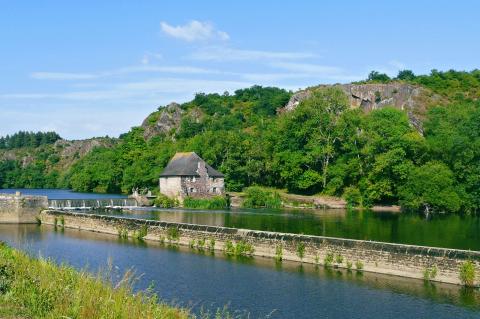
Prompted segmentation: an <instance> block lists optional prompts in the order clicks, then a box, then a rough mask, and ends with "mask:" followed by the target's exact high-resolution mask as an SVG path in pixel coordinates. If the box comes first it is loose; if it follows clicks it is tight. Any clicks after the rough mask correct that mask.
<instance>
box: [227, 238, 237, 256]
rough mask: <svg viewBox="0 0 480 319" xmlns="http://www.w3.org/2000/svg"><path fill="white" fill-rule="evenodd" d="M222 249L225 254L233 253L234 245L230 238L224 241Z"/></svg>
mask: <svg viewBox="0 0 480 319" xmlns="http://www.w3.org/2000/svg"><path fill="white" fill-rule="evenodd" d="M224 251H225V254H226V255H233V254H234V253H235V246H234V245H233V243H232V241H231V240H227V241H226V243H225V247H224Z"/></svg>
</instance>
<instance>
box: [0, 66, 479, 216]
mask: <svg viewBox="0 0 480 319" xmlns="http://www.w3.org/2000/svg"><path fill="white" fill-rule="evenodd" d="M389 82H405V83H411V84H414V85H419V86H422V87H424V88H426V89H428V90H429V91H430V92H432V94H438V95H440V96H442V97H444V99H442V100H441V101H442V103H439V104H437V105H432V106H429V107H428V111H427V114H426V116H425V118H424V120H423V131H422V132H419V131H418V130H416V129H415V128H414V127H413V126H412V125H411V123H410V122H409V119H408V116H407V114H406V113H405V112H403V111H401V110H398V109H395V108H392V107H384V108H381V109H377V110H374V111H371V112H367V113H366V112H363V111H362V110H360V109H352V108H350V106H349V101H348V99H347V97H346V96H345V94H344V93H343V92H342V91H341V90H339V89H338V88H335V87H332V86H330V87H328V86H327V87H319V88H318V89H315V90H314V91H313V92H314V93H313V95H312V96H311V98H309V99H307V100H305V101H303V102H301V103H300V104H299V105H298V107H296V108H295V110H294V111H292V112H286V113H279V112H277V109H278V108H280V107H283V106H284V105H285V104H286V103H287V102H288V100H289V98H290V97H291V95H292V92H289V91H286V90H283V89H279V88H273V87H261V86H253V87H250V88H246V89H242V90H237V91H235V92H234V93H233V94H229V93H228V92H225V93H224V94H203V93H199V94H196V95H195V98H194V99H193V100H192V101H190V102H187V103H183V104H181V105H180V107H181V109H182V110H183V111H184V113H183V116H182V119H181V123H180V125H179V127H178V128H174V129H172V130H171V131H170V132H168V133H165V134H158V135H156V136H154V137H153V138H150V139H146V138H145V137H144V128H143V127H134V128H132V129H131V130H130V131H129V132H128V133H125V134H123V135H121V136H120V138H119V140H118V142H117V143H115V145H114V146H113V147H97V148H95V149H94V150H93V151H91V152H90V153H88V154H87V155H86V156H84V157H81V158H80V159H79V160H78V161H76V162H75V164H73V165H72V166H71V167H68V169H58V168H56V166H55V163H56V162H57V161H58V154H56V152H57V151H56V149H55V148H54V147H51V146H49V145H42V144H48V143H52V141H54V140H55V139H56V138H57V137H58V135H56V134H54V135H52V134H51V133H46V134H49V137H48V138H46V137H45V139H42V138H40V139H38V138H37V137H36V135H35V138H34V137H32V136H33V135H32V133H25V132H23V133H22V132H20V133H18V134H23V135H29V136H30V138H26V137H25V138H21V139H19V138H18V136H17V138H16V139H12V137H7V138H3V139H0V148H2V146H1V145H3V148H12V147H27V148H29V147H30V148H34V150H33V151H32V152H31V153H32V154H34V158H35V159H34V161H32V162H31V163H30V164H28V165H26V166H25V165H23V164H22V162H21V161H20V160H18V159H17V160H12V159H4V160H3V161H0V187H3V188H6V187H62V188H72V189H73V190H76V191H85V192H113V193H119V192H124V193H128V192H129V191H130V190H131V189H132V188H133V187H141V188H142V187H148V188H150V189H155V188H158V185H157V184H158V176H159V174H160V173H161V171H162V170H163V168H164V167H165V166H166V164H167V162H168V160H169V159H170V158H171V157H172V156H173V154H175V152H177V151H195V152H197V153H198V154H199V155H200V156H201V157H203V158H204V159H205V160H206V161H207V162H209V163H210V164H211V165H212V166H213V167H215V168H217V169H219V170H220V171H221V172H223V173H224V174H225V176H226V183H227V189H228V190H229V191H242V190H243V189H244V188H246V187H249V186H252V185H257V186H265V187H272V188H277V189H286V190H287V191H288V192H290V193H296V194H308V195H311V194H323V195H332V196H341V197H344V198H345V199H346V200H347V201H348V202H349V203H350V204H351V205H352V206H359V207H369V206H371V205H374V204H400V205H401V206H402V208H403V209H405V210H412V211H418V210H421V211H429V212H448V213H466V214H470V213H477V212H479V211H480V101H479V99H478V97H479V96H480V71H479V70H474V71H471V72H460V71H453V70H450V71H446V72H441V71H437V70H432V72H431V73H430V74H429V75H420V76H417V75H415V74H414V73H413V72H412V71H409V70H404V71H400V72H399V74H398V76H397V77H395V78H390V77H388V75H386V74H381V73H379V72H375V71H372V72H371V73H370V75H369V77H368V79H366V80H365V81H362V83H389ZM163 111H165V109H164V107H160V108H159V110H158V111H156V112H154V113H152V115H150V117H149V120H151V122H152V123H154V122H155V120H156V119H157V118H158V116H159V114H160V113H161V112H163ZM147 122H148V121H147ZM14 136H15V135H14ZM17 140H22V142H18V141H17ZM29 141H30V142H29ZM42 141H43V142H42ZM47 141H48V142H47Z"/></svg>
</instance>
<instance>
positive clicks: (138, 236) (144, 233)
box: [133, 225, 148, 240]
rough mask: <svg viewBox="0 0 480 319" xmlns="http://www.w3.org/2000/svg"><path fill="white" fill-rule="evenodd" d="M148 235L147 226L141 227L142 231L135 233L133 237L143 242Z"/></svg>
mask: <svg viewBox="0 0 480 319" xmlns="http://www.w3.org/2000/svg"><path fill="white" fill-rule="evenodd" d="M147 233H148V227H147V225H142V227H140V229H138V230H136V231H135V232H134V233H133V237H135V238H136V239H138V240H143V239H144V238H145V236H147Z"/></svg>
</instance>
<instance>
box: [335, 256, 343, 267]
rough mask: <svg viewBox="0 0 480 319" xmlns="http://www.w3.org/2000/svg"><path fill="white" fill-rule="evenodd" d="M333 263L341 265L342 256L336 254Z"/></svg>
mask: <svg viewBox="0 0 480 319" xmlns="http://www.w3.org/2000/svg"><path fill="white" fill-rule="evenodd" d="M335 262H336V263H337V264H339V265H341V264H342V263H343V256H342V255H340V254H338V255H337V256H335Z"/></svg>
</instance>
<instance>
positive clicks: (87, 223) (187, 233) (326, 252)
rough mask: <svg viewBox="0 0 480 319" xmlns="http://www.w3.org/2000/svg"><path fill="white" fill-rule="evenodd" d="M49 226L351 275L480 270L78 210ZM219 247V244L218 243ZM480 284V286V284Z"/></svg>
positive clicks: (446, 255)
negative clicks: (348, 272) (306, 265)
mask: <svg viewBox="0 0 480 319" xmlns="http://www.w3.org/2000/svg"><path fill="white" fill-rule="evenodd" d="M40 221H41V223H43V224H47V225H54V226H56V227H65V228H72V229H78V230H84V231H92V232H99V233H106V234H111V235H115V236H121V237H122V238H123V237H124V238H132V239H134V238H137V239H141V240H150V241H156V242H161V243H167V244H173V245H182V246H190V247H197V248H199V249H212V250H216V251H224V252H225V253H232V254H237V253H238V254H239V255H246V256H261V257H267V258H271V259H280V260H288V261H294V262H299V263H310V264H317V265H323V266H326V267H332V268H344V269H348V270H351V271H359V272H362V271H366V272H373V273H380V274H387V275H395V276H401V277H408V278H415V279H422V280H423V279H424V276H425V271H426V270H428V269H431V268H432V267H435V268H436V269H438V275H437V274H436V275H435V276H434V278H429V279H430V280H431V281H438V282H443V283H449V284H456V285H460V284H462V283H461V281H460V279H459V269H460V267H461V265H462V264H463V263H465V262H466V261H467V260H472V261H473V262H474V263H475V267H476V268H477V269H478V268H479V267H480V252H478V251H467V250H460V249H448V248H437V247H427V246H417V245H405V244H395V243H384V242H376V241H364V240H355V239H344V238H334V237H325V236H310V235H299V234H289V233H278V232H267V231H255V230H249V229H236V228H228V227H217V226H206V225H195V224H185V223H170V222H161V221H154V220H143V219H134V218H122V217H117V216H104V215H95V214H86V213H77V212H65V211H52V210H45V211H42V213H41V214H40ZM212 243H213V245H212ZM475 284H476V285H478V283H477V282H476V283H475Z"/></svg>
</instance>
